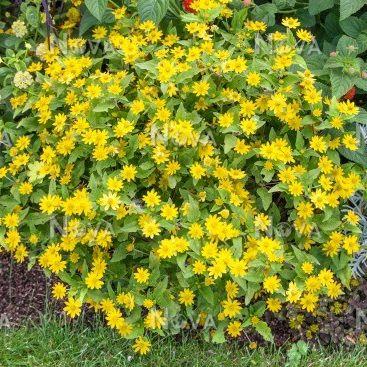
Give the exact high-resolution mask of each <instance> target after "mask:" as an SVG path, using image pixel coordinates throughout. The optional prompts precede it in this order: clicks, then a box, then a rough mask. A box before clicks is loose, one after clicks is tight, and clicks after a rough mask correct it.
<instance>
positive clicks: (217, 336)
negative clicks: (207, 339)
mask: <svg viewBox="0 0 367 367" xmlns="http://www.w3.org/2000/svg"><path fill="white" fill-rule="evenodd" d="M212 341H213V343H216V344H222V343H225V341H226V337H225V335H224V324H222V325H219V326H218V329H217V330H216V331H215V333H214V334H213V338H212Z"/></svg>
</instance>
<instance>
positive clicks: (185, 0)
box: [182, 0, 195, 13]
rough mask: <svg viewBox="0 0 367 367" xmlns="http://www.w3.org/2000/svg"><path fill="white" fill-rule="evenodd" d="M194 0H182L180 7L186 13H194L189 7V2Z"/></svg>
mask: <svg viewBox="0 0 367 367" xmlns="http://www.w3.org/2000/svg"><path fill="white" fill-rule="evenodd" d="M193 1H194V0H183V1H182V7H183V8H184V10H185V11H186V12H188V13H195V10H194V9H193V8H192V7H191V4H192V3H193Z"/></svg>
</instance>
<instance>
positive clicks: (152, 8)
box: [138, 0, 169, 24]
mask: <svg viewBox="0 0 367 367" xmlns="http://www.w3.org/2000/svg"><path fill="white" fill-rule="evenodd" d="M168 4H169V0H138V13H139V15H140V17H141V19H142V20H143V21H145V20H152V21H153V22H154V23H156V24H159V22H160V21H161V20H162V19H163V17H164V16H165V15H166V13H167V10H168Z"/></svg>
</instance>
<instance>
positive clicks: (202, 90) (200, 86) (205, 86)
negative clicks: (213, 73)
mask: <svg viewBox="0 0 367 367" xmlns="http://www.w3.org/2000/svg"><path fill="white" fill-rule="evenodd" d="M209 87H210V85H209V83H208V82H207V81H205V80H202V81H200V82H195V83H194V84H193V87H192V90H193V93H194V94H195V95H197V96H206V95H207V94H208V91H209Z"/></svg>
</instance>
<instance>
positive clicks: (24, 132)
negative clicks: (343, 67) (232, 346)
mask: <svg viewBox="0 0 367 367" xmlns="http://www.w3.org/2000/svg"><path fill="white" fill-rule="evenodd" d="M227 3H228V1H210V2H208V1H198V0H196V1H193V2H186V5H185V6H186V7H187V8H188V9H189V10H190V12H191V14H190V15H189V16H188V18H187V19H186V20H187V23H186V26H185V29H184V30H182V31H178V30H177V29H176V28H175V27H174V26H172V25H170V26H169V27H168V28H167V29H165V30H164V31H162V30H161V29H159V28H158V27H157V26H156V25H155V24H154V23H153V22H152V21H149V20H148V21H142V20H140V19H139V18H138V17H137V16H136V14H135V13H130V12H128V11H127V9H126V8H119V9H115V11H114V15H115V21H114V23H113V24H112V25H111V26H110V27H109V28H107V27H102V26H99V27H96V28H95V29H94V31H93V34H94V39H95V40H96V41H99V42H100V44H101V45H109V47H107V48H105V49H104V50H103V51H102V47H101V48H99V49H98V51H97V53H93V52H91V50H90V49H89V48H88V47H86V46H87V44H86V40H84V39H83V38H69V39H68V40H67V47H66V48H65V47H64V48H61V47H58V46H57V44H55V43H54V42H53V41H54V40H53V39H52V37H51V40H47V39H46V40H44V42H42V43H40V44H38V45H37V47H36V48H35V49H34V50H33V49H27V48H25V49H24V50H23V51H21V52H20V53H19V55H18V57H17V59H16V61H14V55H8V56H7V57H4V58H3V62H4V63H5V64H6V65H7V66H8V67H9V68H11V69H12V77H11V86H12V93H11V95H10V96H9V101H10V106H11V108H12V114H13V120H12V121H8V122H6V123H5V125H4V127H3V128H2V132H3V134H4V136H7V137H8V138H9V142H11V143H9V144H8V146H6V145H4V146H3V147H2V148H1V149H2V151H1V157H0V190H1V200H0V215H1V227H0V233H1V240H0V241H1V245H2V247H3V249H4V250H5V251H8V252H11V253H12V254H13V256H14V258H15V259H16V260H17V261H19V262H23V261H26V260H28V261H30V263H31V264H32V263H33V264H34V263H36V262H37V263H39V264H40V265H41V266H42V267H43V268H44V269H45V271H46V272H47V273H49V274H54V275H55V276H57V277H58V278H59V279H60V281H59V283H57V284H56V285H55V286H54V288H53V292H52V293H53V296H54V297H55V298H56V299H62V300H64V302H65V308H64V310H65V312H66V314H67V315H68V316H70V317H71V318H74V317H76V316H78V315H79V314H80V312H81V309H82V305H83V304H87V305H88V306H89V307H92V308H94V309H95V310H96V312H102V313H103V314H104V315H105V317H106V321H107V324H108V325H109V326H110V327H111V328H113V329H116V331H117V332H118V333H119V334H120V335H121V336H122V337H124V338H128V339H134V340H135V341H134V346H133V348H134V350H135V351H136V352H139V353H141V354H145V353H147V352H148V350H149V349H150V341H149V336H150V335H152V333H158V334H160V335H164V334H166V333H177V332H179V331H180V329H181V328H182V327H184V325H186V324H185V323H181V322H175V320H182V318H184V319H187V320H189V319H190V320H198V324H199V326H198V327H199V329H201V330H202V333H203V334H204V335H205V336H206V337H207V338H210V339H212V340H213V341H214V342H223V341H225V338H226V336H228V337H232V338H234V337H237V336H239V335H240V334H241V332H242V330H244V329H245V328H252V329H254V330H256V331H257V332H259V333H260V334H261V335H262V336H263V337H264V338H265V339H267V340H270V339H271V332H270V329H269V327H268V325H267V324H266V322H265V318H264V313H265V312H266V310H268V311H269V312H273V313H278V312H280V311H281V309H282V307H284V305H286V304H293V305H294V306H295V307H298V308H299V309H302V310H306V311H307V312H311V313H312V312H315V311H316V309H317V307H318V302H319V301H320V300H322V299H323V298H332V299H334V298H337V297H338V296H340V295H341V294H342V293H343V287H348V286H349V282H350V277H351V274H350V268H349V262H350V260H351V258H352V257H353V254H354V253H355V252H357V251H358V250H359V248H360V245H359V235H358V233H359V229H358V217H357V216H356V215H355V214H354V213H353V212H344V211H342V210H341V209H342V206H343V204H344V203H345V202H346V201H347V200H348V198H349V197H351V196H352V195H353V193H354V192H355V191H357V190H361V189H363V188H364V186H363V182H362V181H361V173H362V172H363V169H362V167H360V166H358V164H355V163H351V162H346V161H345V160H343V159H342V158H341V156H340V155H339V152H338V150H339V149H340V148H344V149H347V150H349V151H354V150H356V149H357V148H358V141H357V138H356V137H355V133H354V130H353V129H351V128H350V127H351V126H353V118H354V117H355V116H357V115H358V112H359V111H358V107H356V106H355V105H354V103H353V102H351V101H349V100H346V101H345V100H342V101H340V100H337V99H335V98H333V97H332V96H328V95H324V94H323V91H322V90H321V89H319V88H318V84H317V81H316V78H315V77H314V76H313V75H312V73H311V72H310V71H309V70H308V68H307V65H306V63H305V61H304V60H303V58H302V57H301V55H300V54H299V52H298V49H297V42H299V41H302V42H306V43H307V42H311V41H312V35H311V34H310V33H309V32H308V31H306V30H303V29H300V28H299V22H298V21H297V19H293V18H285V19H283V22H282V23H283V28H282V31H276V32H275V33H271V34H270V35H269V40H265V39H266V38H265V37H264V38H260V37H258V35H259V34H261V33H263V32H264V31H265V30H266V25H265V24H264V23H263V22H260V21H254V20H251V19H248V18H247V16H246V14H247V12H246V11H245V10H238V11H237V10H232V9H229V8H228V7H227V5H226V4H227ZM81 50H82V52H81ZM208 320H210V322H208Z"/></svg>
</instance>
